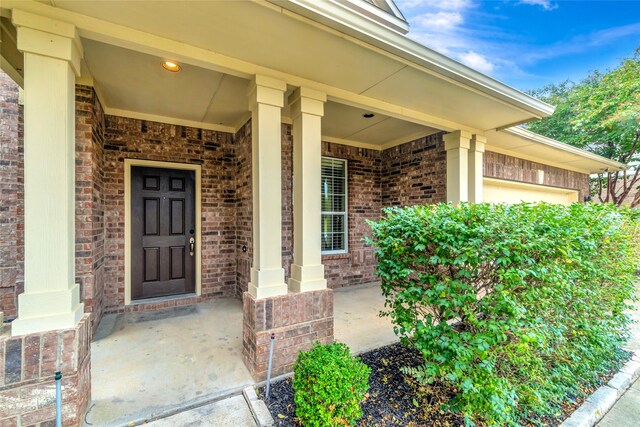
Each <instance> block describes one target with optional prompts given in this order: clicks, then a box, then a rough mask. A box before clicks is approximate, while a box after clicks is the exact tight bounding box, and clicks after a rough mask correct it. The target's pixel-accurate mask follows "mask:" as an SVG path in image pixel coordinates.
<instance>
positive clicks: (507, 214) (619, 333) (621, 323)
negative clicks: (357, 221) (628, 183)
mask: <svg viewBox="0 0 640 427" xmlns="http://www.w3.org/2000/svg"><path fill="white" fill-rule="evenodd" d="M639 217H640V212H638V211H634V210H629V209H624V208H623V209H619V208H616V207H615V206H613V205H610V204H590V203H589V204H577V203H576V204H573V205H571V206H561V205H551V204H544V203H541V204H526V203H522V204H515V205H491V204H462V205H461V206H453V205H446V204H440V205H432V206H415V207H410V208H404V209H401V208H390V209H387V210H385V216H384V217H383V218H382V219H381V220H380V221H379V222H371V223H370V225H371V227H372V229H373V238H372V239H371V240H370V243H373V244H374V245H375V246H376V247H377V249H376V255H377V258H378V265H377V269H376V273H377V274H378V275H379V276H380V278H381V280H382V292H383V294H384V296H385V297H386V302H385V307H386V308H385V311H384V312H383V315H387V316H390V318H391V320H392V322H393V324H394V331H395V333H396V334H397V335H398V336H399V337H400V338H401V341H402V342H403V343H404V344H405V345H411V346H413V347H415V348H416V349H418V350H419V351H420V352H422V354H423V356H424V360H425V363H424V365H422V366H420V367H418V368H416V369H408V368H407V369H406V372H407V373H410V374H411V375H412V376H414V377H415V378H416V379H417V380H418V381H420V382H423V383H432V382H435V381H437V382H440V383H443V384H446V385H448V386H450V387H451V388H452V389H453V390H454V391H455V392H456V397H455V398H454V399H453V400H452V401H451V402H449V407H450V408H451V409H453V410H458V411H462V412H463V413H464V414H465V417H466V419H467V421H469V422H470V423H473V422H474V421H480V422H483V423H487V424H489V425H510V424H517V423H518V421H519V420H521V419H523V418H524V417H530V416H531V415H532V414H540V415H544V414H552V413H553V412H554V411H555V410H556V409H557V407H558V405H559V404H560V403H561V402H562V401H563V400H564V399H565V398H566V397H567V395H571V394H579V392H580V389H579V387H581V386H584V385H585V382H589V381H590V380H591V381H593V380H595V378H596V377H597V376H598V375H600V374H602V373H603V372H604V371H606V370H607V368H608V367H610V366H611V365H612V363H613V362H614V360H615V359H616V355H617V354H618V351H619V348H620V347H621V346H622V345H623V344H624V343H625V341H626V340H627V339H628V326H629V323H630V318H629V316H628V314H627V309H628V308H629V307H628V302H629V301H630V300H631V299H632V298H633V296H634V295H635V283H636V281H637V277H636V276H635V272H636V271H637V269H638V267H639V251H638V248H639V245H638V243H639V239H638V233H639V225H638V224H639V221H638V219H639Z"/></svg>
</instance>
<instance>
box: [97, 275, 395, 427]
mask: <svg viewBox="0 0 640 427" xmlns="http://www.w3.org/2000/svg"><path fill="white" fill-rule="evenodd" d="M383 307H384V298H383V297H382V293H381V291H380V285H379V284H375V283H374V284H369V285H362V286H355V287H350V288H346V289H340V290H336V292H335V293H334V317H335V324H334V332H335V339H336V340H338V341H341V342H344V343H346V344H347V345H349V347H350V348H351V349H352V351H353V352H354V353H362V352H364V351H367V350H370V349H373V348H377V347H381V346H384V345H387V344H390V343H392V342H395V341H397V338H396V337H395V335H394V334H393V327H392V325H391V322H390V320H389V318H380V317H378V313H379V312H380V310H382V309H383ZM91 352H92V376H93V381H92V390H91V391H92V396H91V397H92V402H91V406H90V408H91V409H90V410H89V412H88V413H87V416H86V422H87V423H86V426H124V425H128V424H130V423H142V422H145V421H147V420H148V421H151V422H150V424H153V425H156V426H165V425H166V426H169V425H171V426H208V425H211V426H226V425H229V426H233V427H245V426H247V427H253V426H254V425H255V423H254V421H253V418H252V417H251V414H250V412H249V409H248V406H247V404H246V402H245V401H244V398H243V397H242V395H241V390H242V388H244V387H245V386H247V385H251V384H253V383H254V382H253V379H252V378H251V376H250V375H249V372H248V371H247V369H246V368H245V367H244V364H243V362H242V357H241V352H242V303H241V302H240V301H238V300H235V299H228V300H218V301H210V302H205V303H201V304H196V305H192V306H185V307H177V308H172V309H167V310H160V311H155V312H143V313H126V314H111V315H107V316H105V317H104V318H103V320H102V322H101V323H100V325H99V327H98V331H97V332H96V336H95V339H94V342H93V343H92V346H91ZM221 398H226V399H224V400H220V399H221ZM208 402H214V403H208ZM174 414H175V415H174ZM153 420H156V421H153Z"/></svg>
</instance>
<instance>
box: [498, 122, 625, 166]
mask: <svg viewBox="0 0 640 427" xmlns="http://www.w3.org/2000/svg"><path fill="white" fill-rule="evenodd" d="M486 137H487V146H486V149H487V151H494V152H498V153H502V154H508V155H511V156H514V157H518V158H522V159H525V160H531V161H536V162H539V163H542V164H546V165H550V166H556V167H560V168H564V169H569V170H574V171H578V172H582V173H598V172H602V171H603V170H605V169H609V170H623V169H625V168H626V166H625V165H624V164H622V163H619V162H616V161H613V160H610V159H607V158H605V157H602V156H599V155H597V154H593V153H590V152H588V151H586V150H581V149H580V148H576V147H574V146H571V145H569V144H565V143H563V142H560V141H556V140H554V139H550V138H546V137H544V136H542V135H538V134H536V133H534V132H531V131H528V130H526V129H523V128H519V127H514V128H508V129H503V130H499V131H495V130H493V131H489V132H487V133H486Z"/></svg>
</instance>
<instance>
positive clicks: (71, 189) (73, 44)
mask: <svg viewBox="0 0 640 427" xmlns="http://www.w3.org/2000/svg"><path fill="white" fill-rule="evenodd" d="M12 19H13V23H14V25H15V26H16V27H17V29H18V49H19V50H20V51H22V52H23V53H24V65H25V67H24V89H25V92H24V94H25V102H24V194H25V196H24V197H25V200H24V217H25V225H24V227H25V233H24V234H25V262H24V284H25V291H24V293H23V294H21V295H19V297H18V301H19V304H18V318H17V319H16V320H15V321H14V322H13V323H12V334H13V335H14V336H15V335H23V334H28V333H35V332H41V331H48V330H54V329H64V328H72V327H74V326H75V325H76V324H77V323H78V322H79V321H80V319H81V318H82V315H83V313H84V307H83V304H82V303H81V302H80V294H79V289H78V285H77V284H76V283H75V265H74V264H75V77H76V76H79V75H80V59H81V57H82V46H81V44H80V39H79V37H78V35H77V32H76V28H75V27H74V26H73V25H71V24H67V23H64V22H59V21H54V20H52V19H49V18H45V17H41V16H37V15H32V14H30V13H27V12H23V11H20V10H15V9H14V10H13V14H12Z"/></svg>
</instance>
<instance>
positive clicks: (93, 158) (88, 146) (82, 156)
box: [76, 85, 105, 331]
mask: <svg viewBox="0 0 640 427" xmlns="http://www.w3.org/2000/svg"><path fill="white" fill-rule="evenodd" d="M104 125H105V120H104V113H103V111H102V106H101V105H100V102H99V101H98V98H97V96H96V94H95V92H94V91H93V88H91V87H89V86H80V85H78V86H76V283H78V284H80V289H81V297H82V299H83V301H84V307H85V312H87V313H91V323H92V326H93V330H94V331H95V328H97V327H98V324H99V323H100V319H101V318H102V313H103V309H104V258H105V253H104Z"/></svg>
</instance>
